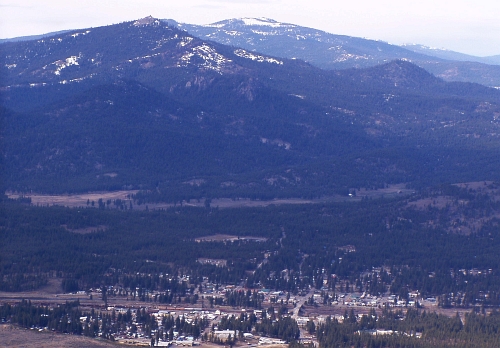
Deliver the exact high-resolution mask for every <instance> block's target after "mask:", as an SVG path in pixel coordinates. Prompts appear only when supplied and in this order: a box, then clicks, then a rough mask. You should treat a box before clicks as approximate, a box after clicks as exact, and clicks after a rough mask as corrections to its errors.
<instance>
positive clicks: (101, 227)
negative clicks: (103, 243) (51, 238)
mask: <svg viewBox="0 0 500 348" xmlns="http://www.w3.org/2000/svg"><path fill="white" fill-rule="evenodd" d="M62 227H64V228H65V229H66V230H67V231H68V232H72V233H77V234H88V233H94V232H98V231H106V230H107V229H108V226H106V225H99V226H94V227H84V228H68V226H67V225H62Z"/></svg>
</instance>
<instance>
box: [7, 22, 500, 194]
mask: <svg viewBox="0 0 500 348" xmlns="http://www.w3.org/2000/svg"><path fill="white" fill-rule="evenodd" d="M0 50H1V60H2V61H1V74H2V80H1V81H0V84H1V85H0V92H1V100H2V109H1V120H0V121H1V123H2V124H3V125H4V127H2V134H1V136H2V139H3V141H4V144H5V145H4V146H3V147H2V155H3V156H2V168H3V169H2V172H3V177H4V180H3V184H4V185H5V188H9V189H13V190H19V191H28V190H35V191H43V192H80V191H88V190H110V189H122V188H127V189H132V188H135V189H145V190H151V191H150V193H149V194H150V195H153V196H155V197H156V198H157V199H162V200H170V201H172V200H173V201H175V200H179V199H181V198H186V197H188V198H189V197H190V198H201V197H207V196H211V197H217V196H226V197H242V196H244V197H254V198H272V197H285V196H286V197H291V196H292V197H297V196H302V197H315V196H321V195H328V194H332V193H335V192H343V193H346V192H349V191H348V189H349V188H351V187H369V188H374V187H382V186H383V185H386V184H387V183H401V182H405V183H408V184H410V185H413V186H415V187H416V186H426V185H429V184H435V183H442V182H456V181H466V180H486V179H495V178H497V176H498V174H497V173H498V172H499V170H500V162H499V161H498V158H500V156H499V155H500V154H499V153H498V152H499V149H500V146H498V145H500V144H499V140H500V139H499V134H500V130H499V127H500V91H497V90H495V89H492V88H487V87H484V86H481V85H478V84H473V83H459V82H454V83H449V82H445V81H443V80H442V79H440V78H437V77H435V76H433V75H432V74H430V73H428V72H427V71H425V70H424V69H422V68H420V67H418V66H416V65H414V64H412V63H410V62H408V61H403V60H396V61H391V62H388V63H385V64H382V65H378V66H374V67H370V68H365V69H347V70H335V71H327V70H322V69H319V68H317V67H314V66H312V65H310V64H308V63H306V62H304V61H301V60H299V59H285V58H278V57H275V56H272V55H267V54H263V53H257V52H253V51H250V50H246V49H244V48H238V47H234V46H227V45H223V44H220V43H216V42H213V41H208V40H204V39H200V38H197V37H195V36H192V35H191V34H189V33H188V32H186V31H184V30H179V29H178V28H176V27H174V26H170V25H167V24H166V23H165V22H162V21H160V20H158V19H155V18H151V17H148V18H143V19H141V20H137V21H132V22H125V23H121V24H117V25H111V26H106V27H100V28H92V29H85V30H77V31H71V32H68V33H63V34H58V35H56V36H53V37H50V38H44V39H40V40H35V41H25V42H9V43H3V44H1V45H0Z"/></svg>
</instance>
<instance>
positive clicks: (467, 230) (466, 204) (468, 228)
mask: <svg viewBox="0 0 500 348" xmlns="http://www.w3.org/2000/svg"><path fill="white" fill-rule="evenodd" d="M455 186H458V187H460V188H462V189H465V190H467V191H468V192H469V193H470V194H472V195H478V196H477V197H480V195H487V196H488V197H489V199H490V200H491V201H492V202H498V201H500V185H498V184H495V183H493V182H491V181H480V182H467V183H459V184H455ZM407 207H409V208H413V209H417V210H421V211H425V210H429V211H430V210H432V209H435V210H443V211H445V212H446V216H447V218H448V219H447V220H448V221H447V222H446V224H445V225H444V226H443V225H442V223H441V222H440V221H439V220H437V219H436V220H429V221H427V222H426V225H427V226H429V227H433V226H441V227H444V228H446V230H447V231H448V232H450V233H456V234H462V235H470V234H471V233H475V232H477V231H479V230H481V228H482V227H483V226H484V225H485V224H486V223H488V222H490V221H491V220H492V219H494V218H500V211H495V210H488V211H487V213H486V212H485V211H484V212H481V211H479V210H478V209H479V208H478V207H475V208H474V207H473V206H472V207H471V200H470V199H466V198H464V199H459V198H457V197H451V196H445V195H436V196H431V197H425V198H421V199H418V200H416V201H411V202H408V204H407ZM471 209H472V211H473V212H476V213H474V214H471V211H470V210H471ZM467 211H468V213H467Z"/></svg>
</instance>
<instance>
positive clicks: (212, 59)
mask: <svg viewBox="0 0 500 348" xmlns="http://www.w3.org/2000/svg"><path fill="white" fill-rule="evenodd" d="M193 57H198V58H201V59H203V62H202V63H201V64H200V63H198V62H193ZM231 62H232V60H230V59H228V58H226V57H224V56H223V55H222V54H220V53H218V52H217V51H216V50H215V49H214V48H213V47H210V46H209V45H207V44H202V45H200V46H196V47H193V48H192V49H191V51H188V52H186V53H185V54H183V55H182V57H180V59H179V61H178V63H177V67H185V66H188V65H190V64H196V65H198V66H199V67H202V68H205V69H209V70H214V71H217V72H218V73H220V74H222V71H223V70H224V68H225V67H226V66H227V65H228V64H229V63H231Z"/></svg>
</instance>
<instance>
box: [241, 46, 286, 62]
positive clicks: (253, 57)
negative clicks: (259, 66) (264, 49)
mask: <svg viewBox="0 0 500 348" xmlns="http://www.w3.org/2000/svg"><path fill="white" fill-rule="evenodd" d="M234 54H236V55H237V56H238V57H242V58H247V59H251V60H256V61H257V62H266V63H273V64H278V65H283V62H282V61H280V60H277V59H275V58H271V57H264V56H261V55H258V54H255V53H252V52H248V51H246V50H244V49H237V50H235V51H234Z"/></svg>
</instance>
